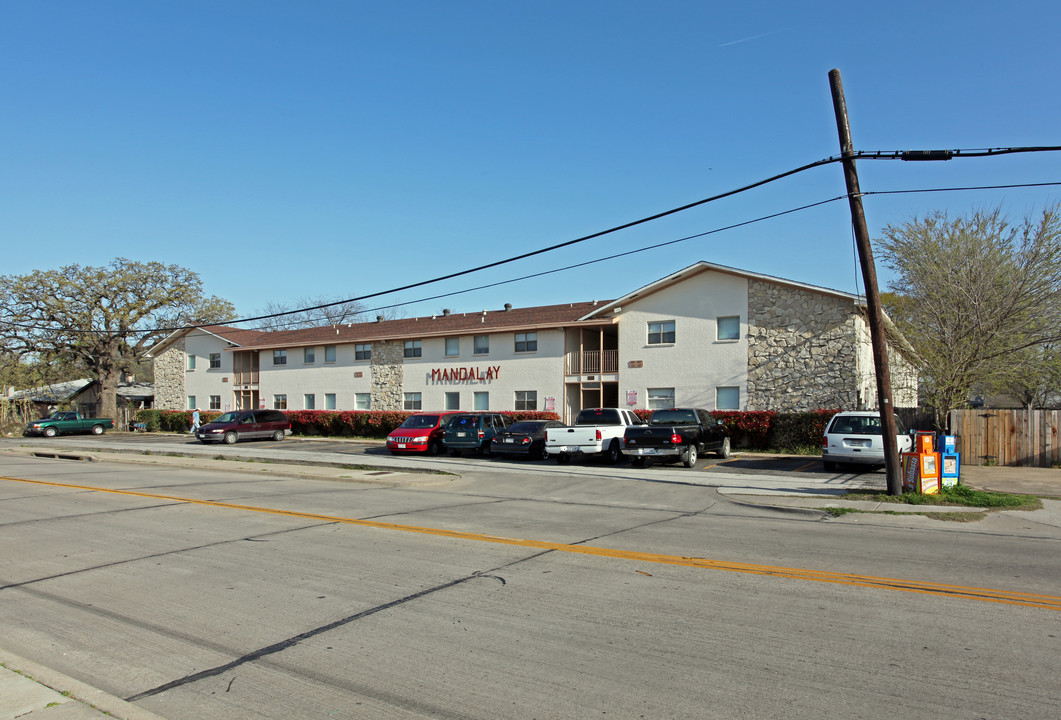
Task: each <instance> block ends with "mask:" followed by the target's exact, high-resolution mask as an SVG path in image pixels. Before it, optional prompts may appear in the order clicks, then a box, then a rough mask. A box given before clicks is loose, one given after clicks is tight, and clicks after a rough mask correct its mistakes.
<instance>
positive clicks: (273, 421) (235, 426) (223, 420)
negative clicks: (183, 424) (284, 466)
mask: <svg viewBox="0 0 1061 720" xmlns="http://www.w3.org/2000/svg"><path fill="white" fill-rule="evenodd" d="M290 434H291V421H290V420H288V419H287V415H284V414H283V413H282V412H280V411H279V410H235V411H233V412H227V413H225V414H224V415H221V416H219V417H218V418H217V419H216V420H213V421H211V422H208V423H206V424H205V425H203V426H201V427H200V428H199V429H198V430H196V431H195V437H197V438H199V441H200V442H203V443H211V442H226V443H228V444H229V445H231V444H232V443H234V442H237V441H239V440H250V439H253V438H272V439H273V440H283V439H284V438H285V437H287V436H288V435H290Z"/></svg>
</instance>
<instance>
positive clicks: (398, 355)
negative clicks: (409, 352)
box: [370, 341, 405, 410]
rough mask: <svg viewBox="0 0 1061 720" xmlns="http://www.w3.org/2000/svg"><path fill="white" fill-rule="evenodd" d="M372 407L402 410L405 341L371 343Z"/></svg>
mask: <svg viewBox="0 0 1061 720" xmlns="http://www.w3.org/2000/svg"><path fill="white" fill-rule="evenodd" d="M370 367H371V371H372V409H373V410H402V409H403V408H404V407H405V398H404V396H403V394H402V382H404V380H405V372H404V370H405V343H401V342H387V341H384V342H375V343H372V365H371V366H370Z"/></svg>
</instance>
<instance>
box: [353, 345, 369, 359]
mask: <svg viewBox="0 0 1061 720" xmlns="http://www.w3.org/2000/svg"><path fill="white" fill-rule="evenodd" d="M371 359H372V343H358V344H356V345H354V360H371Z"/></svg>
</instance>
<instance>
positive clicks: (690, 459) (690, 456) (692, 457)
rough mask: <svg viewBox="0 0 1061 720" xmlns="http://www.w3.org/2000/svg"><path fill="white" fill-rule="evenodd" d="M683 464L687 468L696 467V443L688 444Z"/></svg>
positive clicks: (683, 455) (683, 456) (683, 454)
mask: <svg viewBox="0 0 1061 720" xmlns="http://www.w3.org/2000/svg"><path fill="white" fill-rule="evenodd" d="M682 465H684V466H685V467H687V468H691V467H696V445H686V446H685V452H683V453H682Z"/></svg>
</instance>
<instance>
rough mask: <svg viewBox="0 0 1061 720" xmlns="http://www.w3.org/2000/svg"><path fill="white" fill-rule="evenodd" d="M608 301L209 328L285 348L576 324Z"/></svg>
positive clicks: (246, 343) (244, 341)
mask: <svg viewBox="0 0 1061 720" xmlns="http://www.w3.org/2000/svg"><path fill="white" fill-rule="evenodd" d="M605 302H607V301H601V302H596V301H594V302H581V303H567V304H563V305H542V306H538V307H526V308H512V309H510V310H490V311H482V312H472V313H451V314H449V315H428V316H425V317H416V318H403V319H400V320H381V321H378V322H367V323H353V324H350V325H347V324H340V325H326V326H324V327H315V328H304V329H301V330H279V331H275V332H262V331H259V330H247V331H239V330H236V332H247V333H253V335H252V336H251V335H248V336H246V337H243V336H239V339H236V336H235V335H234V334H233V332H232V331H233V330H234V329H233V328H224V330H225V332H218V331H216V330H214V329H211V328H204V329H206V330H209V331H210V332H216V333H217V334H218V335H221V336H222V337H225V338H228V339H231V340H232V341H233V342H236V343H238V344H239V345H240V348H241V349H259V348H283V347H297V346H299V345H314V344H329V345H330V344H333V343H351V342H372V341H374V340H375V341H382V340H395V339H403V338H404V339H409V340H413V339H417V338H422V337H436V336H440V335H469V334H472V333H492V332H502V331H513V332H520V331H526V330H536V329H544V328H552V327H564V326H568V325H574V324H576V321H578V319H579V318H581V317H584V316H585V315H587V314H589V313H590V312H592V311H593V309H594V308H596V307H599V306H600V305H602V304H604V303H605ZM610 322H611V318H606V319H604V320H593V321H588V322H587V321H583V322H581V323H577V324H579V325H600V324H606V323H610Z"/></svg>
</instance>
